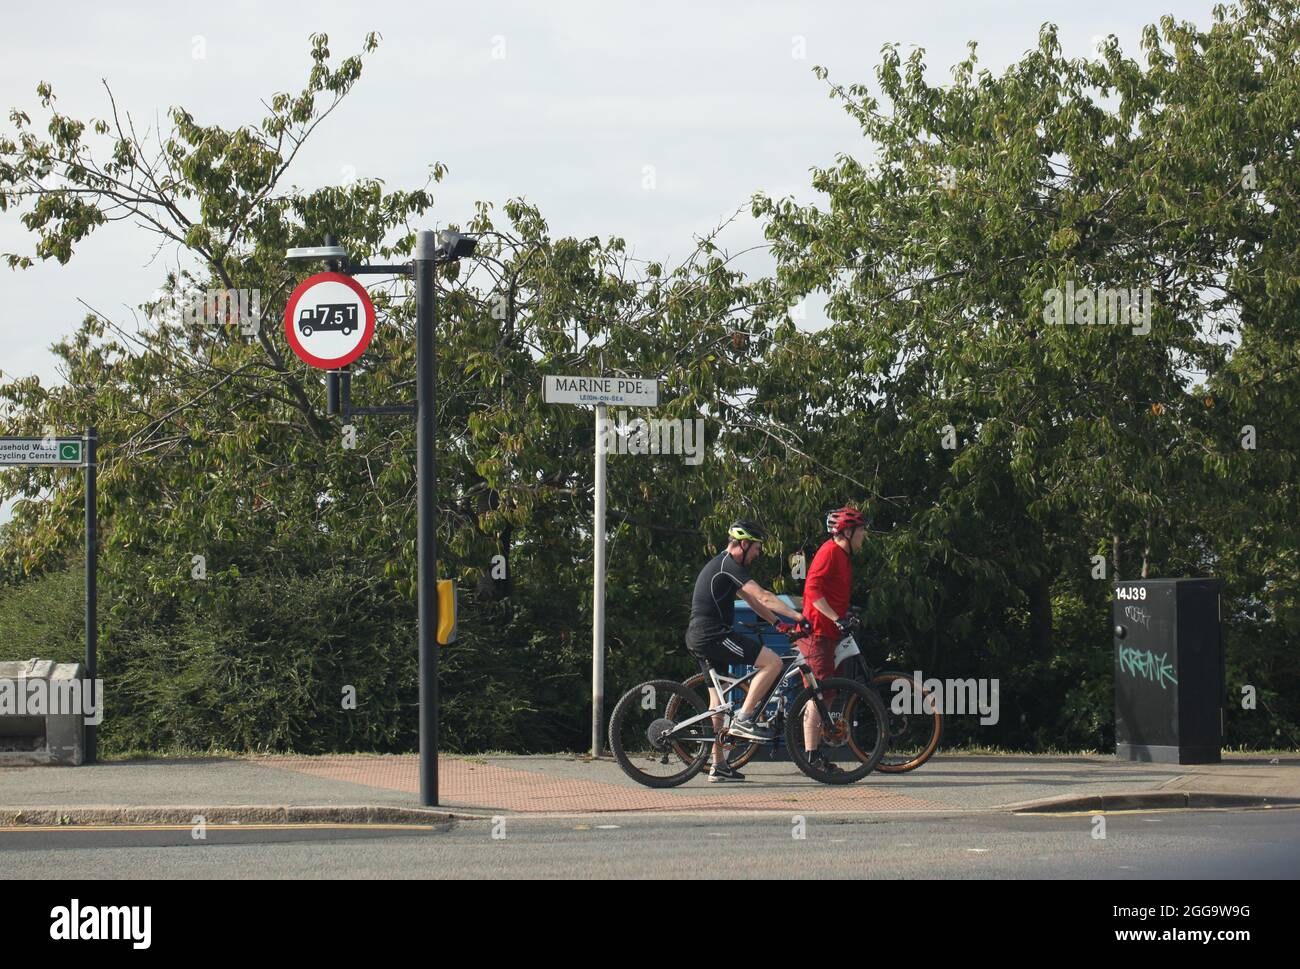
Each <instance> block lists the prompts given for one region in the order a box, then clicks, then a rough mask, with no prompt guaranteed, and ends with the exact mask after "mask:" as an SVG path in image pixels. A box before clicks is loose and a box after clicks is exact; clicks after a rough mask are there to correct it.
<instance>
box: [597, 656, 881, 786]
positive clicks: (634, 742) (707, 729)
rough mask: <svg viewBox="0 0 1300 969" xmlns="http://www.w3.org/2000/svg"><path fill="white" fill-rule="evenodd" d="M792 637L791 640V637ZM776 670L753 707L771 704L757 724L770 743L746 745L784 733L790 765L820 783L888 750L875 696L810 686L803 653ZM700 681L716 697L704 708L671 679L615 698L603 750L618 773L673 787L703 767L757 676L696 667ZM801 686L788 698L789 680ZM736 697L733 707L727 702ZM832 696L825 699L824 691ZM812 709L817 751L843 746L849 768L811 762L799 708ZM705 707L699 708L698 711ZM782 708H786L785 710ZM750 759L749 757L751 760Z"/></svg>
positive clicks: (854, 774)
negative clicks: (848, 754)
mask: <svg viewBox="0 0 1300 969" xmlns="http://www.w3.org/2000/svg"><path fill="white" fill-rule="evenodd" d="M800 635H802V634H795V635H793V636H791V639H798V638H799V637H800ZM781 663H782V667H783V668H782V671H781V674H780V676H778V677H777V679H776V681H775V682H774V683H773V685H772V687H771V689H770V690H769V691H768V693H767V696H766V697H764V699H763V703H762V704H761V705H760V707H759V709H760V710H763V711H764V712H767V708H768V705H769V703H770V702H771V701H772V700H773V698H775V701H776V702H775V707H774V709H773V712H772V713H771V715H770V716H769V717H768V718H767V720H766V721H765V722H763V721H760V724H761V725H765V726H770V727H771V728H772V733H773V737H772V739H771V740H765V741H753V742H752V743H751V742H750V741H748V740H746V741H745V743H746V744H749V745H750V746H754V747H757V746H759V745H761V744H772V743H775V742H776V737H777V736H780V735H781V733H782V730H784V739H785V743H786V746H787V747H788V748H789V750H790V759H791V760H793V761H794V763H795V766H796V767H798V768H799V770H801V771H802V772H803V773H804V774H806V775H808V776H809V777H811V778H813V779H814V780H816V781H820V782H822V783H823V784H850V783H852V782H854V781H858V780H861V779H862V778H863V777H866V776H867V775H868V774H869V773H871V771H872V770H874V769H875V767H876V765H877V764H878V763H879V762H880V758H881V757H882V756H884V753H885V749H886V747H887V745H888V736H887V732H886V730H887V728H886V722H887V718H888V713H887V712H886V710H885V707H884V704H883V703H881V701H880V697H879V696H878V695H877V694H876V692H875V691H874V690H872V689H870V688H869V687H867V686H865V685H863V684H861V683H858V682H856V681H854V680H850V679H843V678H839V677H833V678H830V679H826V680H822V681H820V682H818V680H817V678H816V676H815V675H814V674H813V671H812V668H811V667H810V666H809V665H808V663H807V661H806V660H805V659H804V657H803V655H802V654H800V653H798V652H795V653H793V654H792V655H790V656H785V657H782V659H781ZM700 667H701V672H700V674H699V676H700V678H701V682H703V678H704V677H706V676H707V677H708V681H709V682H710V683H711V685H712V686H713V688H714V689H715V690H716V691H717V694H718V698H719V703H718V704H717V706H714V707H707V705H706V703H705V702H704V700H703V699H701V697H700V694H698V693H697V692H696V691H695V690H693V689H691V688H690V687H688V686H686V685H685V684H684V683H679V682H677V681H675V680H647V681H646V682H645V683H638V684H637V685H636V686H634V687H632V689H630V690H628V691H627V692H626V693H625V694H623V696H622V697H621V698H620V699H619V701H618V704H617V705H616V706H615V707H614V712H613V714H612V715H611V716H610V721H609V748H610V750H611V751H612V752H613V754H614V757H615V759H616V760H617V761H618V764H619V766H620V767H621V768H622V769H623V772H624V773H625V774H627V775H628V776H629V777H631V778H632V779H633V780H635V781H637V782H638V783H640V784H644V785H646V786H647V787H658V788H664V787H676V786H677V785H679V784H684V783H686V782H687V781H689V780H690V779H691V778H692V777H694V776H695V775H696V774H698V773H699V772H700V771H701V770H703V769H704V765H705V764H706V763H707V762H708V761H709V759H710V757H711V755H712V751H713V744H714V742H715V741H717V740H718V739H719V738H721V740H722V743H723V744H724V749H725V747H726V746H727V745H728V741H727V739H726V738H727V737H728V734H727V728H728V727H729V725H730V722H731V715H732V713H733V712H734V711H735V710H736V709H737V708H738V707H739V706H740V705H741V704H743V697H744V696H746V695H748V691H749V687H748V685H747V684H748V683H749V682H750V681H751V680H752V679H753V678H754V677H755V676H757V675H758V670H752V671H751V672H749V673H746V674H745V675H744V676H739V677H729V676H723V675H721V674H720V673H718V672H717V671H716V670H714V669H713V668H712V667H710V666H709V665H708V663H707V662H705V661H701V662H700ZM796 676H799V677H801V678H802V680H803V682H804V684H805V686H804V688H803V689H802V690H801V691H800V692H798V693H797V695H795V696H794V698H793V700H791V699H790V694H791V693H792V692H793V686H794V678H795V677H796ZM737 692H739V694H740V695H741V697H742V700H741V704H738V703H736V702H735V700H734V699H730V700H729V699H728V696H730V695H733V694H736V693H737ZM832 692H833V693H834V696H833V698H832V699H830V700H827V694H828V693H832ZM809 703H812V704H814V705H815V709H816V710H817V719H818V720H819V722H820V725H821V731H822V732H821V738H820V739H821V746H822V747H830V748H843V747H848V748H849V750H850V751H851V752H852V754H853V756H854V758H855V759H856V760H857V762H858V763H857V766H856V767H853V768H851V769H850V768H841V769H839V770H836V771H834V772H831V771H827V770H825V769H823V768H822V767H820V766H818V765H815V764H813V763H812V761H811V759H810V751H807V750H805V749H804V723H803V718H804V710H805V708H806V707H807V705H808V704H809ZM706 707H707V708H706ZM787 708H788V709H787ZM751 756H752V755H751Z"/></svg>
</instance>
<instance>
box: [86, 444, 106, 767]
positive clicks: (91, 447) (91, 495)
mask: <svg viewBox="0 0 1300 969" xmlns="http://www.w3.org/2000/svg"><path fill="white" fill-rule="evenodd" d="M96 431H97V429H96V428H94V427H88V428H86V437H85V441H86V444H85V447H86V453H85V455H84V457H85V460H86V673H85V676H86V679H87V681H89V686H90V703H91V710H92V711H94V712H96V713H98V711H99V704H100V703H101V702H102V698H101V697H99V696H96V692H97V691H96V690H95V677H96V675H97V664H98V656H97V653H98V651H99V616H98V613H99V588H98V582H97V576H98V573H99V569H98V562H97V559H98V558H99V541H98V529H99V515H98V513H97V504H98V501H97V496H96V485H97V482H96V480H95V470H96V469H95V462H96V457H95V441H96V437H97V432H96ZM83 724H84V720H83ZM83 729H84V731H85V734H84V744H85V748H86V749H85V755H84V757H83V763H86V764H93V763H95V757H96V754H97V750H96V748H97V745H98V737H97V736H96V734H97V730H96V728H95V727H94V725H85V726H84V727H83Z"/></svg>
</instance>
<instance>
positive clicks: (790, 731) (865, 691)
mask: <svg viewBox="0 0 1300 969" xmlns="http://www.w3.org/2000/svg"><path fill="white" fill-rule="evenodd" d="M818 687H819V688H820V689H821V691H822V692H823V693H826V692H827V691H831V690H834V691H836V692H837V693H840V692H842V693H846V694H849V697H848V699H847V700H845V703H844V708H843V712H842V714H841V720H842V721H849V720H852V718H853V716H854V715H855V714H857V715H858V716H866V717H870V718H871V719H872V720H873V721H874V724H875V739H874V741H873V742H872V744H871V750H869V751H868V750H863V749H862V747H861V746H860V745H859V744H858V743H857V742H856V741H855V740H854V738H853V736H852V734H850V735H849V736H848V746H849V749H850V750H852V751H853V755H854V756H855V757H856V758H857V759H858V766H857V767H856V768H854V769H853V770H843V769H841V770H840V771H837V772H836V773H834V774H830V773H827V772H826V771H824V770H821V769H820V768H817V767H814V766H813V764H812V763H811V761H809V759H808V754H807V751H805V750H804V749H803V743H804V741H803V711H804V707H805V706H806V705H807V704H808V703H810V702H812V700H813V697H814V695H815V691H814V690H813V688H812V687H811V686H809V687H805V688H804V689H803V690H802V691H800V693H799V695H798V696H797V697H795V699H794V703H793V704H791V707H790V709H789V711H787V713H786V715H785V746H786V749H787V750H788V751H789V752H790V759H791V760H792V761H794V764H795V766H796V767H798V768H799V770H801V771H803V773H805V774H807V775H808V776H809V777H811V778H812V779H813V780H815V781H820V782H821V783H823V784H852V783H853V782H854V781H860V780H862V778H864V777H866V776H867V775H868V774H870V773H871V772H872V771H873V770H874V769H875V767H876V765H877V764H878V763H879V762H880V758H881V757H883V756H884V753H885V748H886V747H887V746H888V743H889V734H888V732H887V731H888V713H887V712H886V710H885V705H884V704H883V703H881V702H880V697H879V696H877V695H876V691H875V690H872V689H871V688H869V687H867V686H864V685H863V684H861V683H859V682H858V681H857V680H846V679H841V678H839V677H832V678H831V679H827V680H822V681H821V683H819V684H818ZM855 722H856V721H855ZM823 729H824V728H823Z"/></svg>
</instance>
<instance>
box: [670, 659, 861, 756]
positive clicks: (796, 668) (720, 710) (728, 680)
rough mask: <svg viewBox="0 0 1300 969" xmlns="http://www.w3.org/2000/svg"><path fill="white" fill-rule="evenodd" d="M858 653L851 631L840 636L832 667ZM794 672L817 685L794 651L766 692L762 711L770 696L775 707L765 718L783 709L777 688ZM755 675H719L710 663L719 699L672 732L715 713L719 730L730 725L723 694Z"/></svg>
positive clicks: (782, 694)
mask: <svg viewBox="0 0 1300 969" xmlns="http://www.w3.org/2000/svg"><path fill="white" fill-rule="evenodd" d="M861 652H862V651H861V650H860V649H859V648H858V643H857V640H855V639H854V638H853V634H852V633H850V634H849V635H847V636H845V637H844V638H843V639H841V640H840V641H839V643H838V644H836V646H835V666H836V667H837V668H838V667H839V665H840V664H841V663H843V662H844V661H845V660H846V659H848V658H849V657H851V656H858V655H860V654H861ZM795 673H803V674H804V676H805V678H806V679H807V680H808V685H809V686H814V687H815V686H816V685H817V677H816V676H815V675H814V674H813V671H812V667H811V666H809V665H808V660H807V659H805V658H804V656H803V654H802V653H799V654H797V655H796V656H795V659H794V662H792V663H791V664H790V666H789V668H787V669H786V671H785V672H784V673H782V674H781V678H780V679H779V680H777V683H776V686H774V687H773V688H772V692H771V693H770V694H769V695H768V697H767V701H766V702H765V703H764V704H763V707H764V710H766V708H767V705H768V704H769V703H771V702H772V701H773V698H775V701H776V710H775V711H773V713H772V714H771V716H769V717H768V718H767V719H769V720H771V719H772V718H773V717H775V716H776V715H777V714H779V713H781V712H783V711H784V710H785V700H786V697H785V693H786V691H785V690H782V689H781V687H782V686H783V685H784V684H785V682H786V681H787V680H789V679H790V678H791V677H793V676H794V674H795ZM757 675H758V670H757V669H754V670H750V671H749V672H748V673H746V674H745V675H744V676H723V675H722V674H721V673H719V672H718V671H717V670H715V669H714V668H713V667H711V666H710V667H709V679H710V681H711V682H712V683H713V689H714V691H715V692H716V693H717V694H718V701H719V702H718V705H717V706H715V707H712V708H711V709H709V710H707V711H706V712H704V713H701V714H698V715H696V716H694V717H691V718H690V719H689V720H683V721H681V722H680V723H678V724H677V726H676V727H674V728H673V729H674V731H677V730H680V729H681V728H683V727H687V726H690V725H691V724H693V723H698V722H699V721H701V720H703V719H704V718H705V717H710V718H711V717H715V716H717V715H718V714H722V716H723V718H724V719H723V721H722V729H723V730H726V729H727V727H729V726H730V725H731V714H732V712H733V711H734V710H735V709H736V702H735V700H728V699H727V694H728V693H729V692H731V691H732V690H734V689H735V688H736V687H737V686H738V685H740V684H741V683H744V682H745V681H746V680H749V679H753V678H754V677H755V676H757ZM716 739H717V738H714V740H715V742H716Z"/></svg>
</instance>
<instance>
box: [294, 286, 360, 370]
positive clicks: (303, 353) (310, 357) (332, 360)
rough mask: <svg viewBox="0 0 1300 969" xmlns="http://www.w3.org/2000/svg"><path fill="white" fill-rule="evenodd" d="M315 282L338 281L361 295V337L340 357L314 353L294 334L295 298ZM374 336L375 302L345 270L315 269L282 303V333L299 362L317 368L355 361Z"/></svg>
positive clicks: (298, 297)
mask: <svg viewBox="0 0 1300 969" xmlns="http://www.w3.org/2000/svg"><path fill="white" fill-rule="evenodd" d="M319 283H342V284H343V285H344V286H347V287H348V288H349V289H351V290H352V291H353V292H354V293H356V294H357V295H358V296H360V297H361V305H362V306H363V307H364V308H365V311H366V324H365V327H364V333H363V334H362V337H361V341H360V342H359V343H358V344H357V345H356V346H355V347H354V348H353V349H352V350H350V351H348V352H347V353H345V354H344V355H343V356H341V357H318V356H316V355H315V354H314V353H311V352H310V351H309V350H308V349H307V348H306V347H304V346H303V345H302V341H301V340H300V339H299V338H298V333H297V331H296V330H295V329H294V315H295V314H296V312H297V309H298V301H299V300H301V299H302V297H303V295H304V294H305V293H306V292H307V290H309V289H311V288H312V287H313V286H316V285H318V284H319ZM374 336H375V304H374V303H373V302H371V300H370V294H369V293H367V292H366V288H365V287H364V286H362V285H361V284H360V283H359V282H357V281H356V280H355V279H353V278H352V277H351V276H349V275H347V274H345V273H317V274H316V275H315V276H308V277H307V278H306V279H304V280H303V281H302V282H300V283H299V284H298V286H297V288H295V289H294V291H293V292H292V293H290V294H289V301H288V302H287V303H285V304H284V337H285V339H286V340H288V341H289V346H290V348H291V349H292V350H293V352H294V354H295V355H296V356H297V357H298V359H299V360H301V361H302V362H303V363H306V364H309V365H310V366H313V367H319V368H320V369H321V370H338V369H339V368H340V367H346V366H347V365H348V364H350V363H354V362H356V360H358V359H359V358H360V357H361V355H362V354H363V353H365V352H366V349H367V348H368V347H369V346H370V341H371V340H372V339H374Z"/></svg>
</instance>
